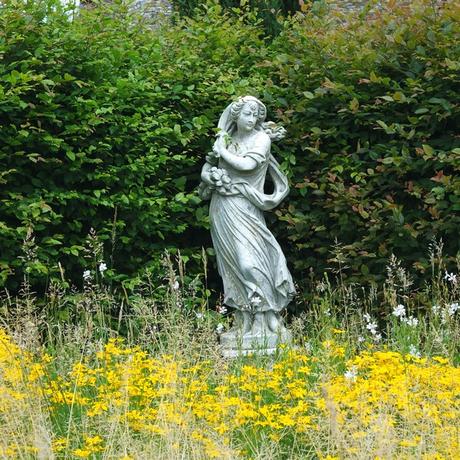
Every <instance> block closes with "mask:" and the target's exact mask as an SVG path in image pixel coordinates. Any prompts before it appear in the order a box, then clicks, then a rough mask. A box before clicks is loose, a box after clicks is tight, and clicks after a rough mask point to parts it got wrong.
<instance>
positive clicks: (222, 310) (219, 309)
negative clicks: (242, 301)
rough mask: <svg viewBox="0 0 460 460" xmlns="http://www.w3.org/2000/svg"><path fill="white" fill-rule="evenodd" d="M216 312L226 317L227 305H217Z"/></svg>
mask: <svg viewBox="0 0 460 460" xmlns="http://www.w3.org/2000/svg"><path fill="white" fill-rule="evenodd" d="M216 310H217V313H220V314H221V315H225V313H227V307H226V306H225V305H217V307H216Z"/></svg>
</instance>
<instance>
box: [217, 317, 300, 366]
mask: <svg viewBox="0 0 460 460" xmlns="http://www.w3.org/2000/svg"><path fill="white" fill-rule="evenodd" d="M291 340H292V335H291V333H290V332H289V331H288V329H286V327H284V326H283V324H282V321H281V319H280V318H279V316H278V315H274V314H273V313H272V312H269V313H268V314H264V313H256V314H250V313H246V312H245V314H244V316H243V314H241V313H240V314H237V315H236V325H235V326H234V327H233V328H232V329H231V330H230V331H228V332H224V333H223V334H221V335H220V350H221V353H222V356H224V357H225V358H235V357H237V356H245V355H249V354H262V355H270V354H272V353H274V352H275V351H276V347H277V346H278V345H279V344H281V343H290V342H291Z"/></svg>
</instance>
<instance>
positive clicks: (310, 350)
mask: <svg viewBox="0 0 460 460" xmlns="http://www.w3.org/2000/svg"><path fill="white" fill-rule="evenodd" d="M305 350H307V353H311V352H312V351H313V346H312V344H311V343H310V342H305Z"/></svg>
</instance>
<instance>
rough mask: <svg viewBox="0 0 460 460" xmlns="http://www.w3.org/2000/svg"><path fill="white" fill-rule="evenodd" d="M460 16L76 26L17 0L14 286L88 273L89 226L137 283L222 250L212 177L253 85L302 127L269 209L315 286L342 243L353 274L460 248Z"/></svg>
mask: <svg viewBox="0 0 460 460" xmlns="http://www.w3.org/2000/svg"><path fill="white" fill-rule="evenodd" d="M458 18H459V6H458V5H456V4H455V2H452V4H450V3H449V2H448V3H447V4H445V5H444V6H443V7H442V8H434V7H433V5H432V3H431V2H429V1H421V2H412V3H411V6H410V7H403V6H391V8H390V7H388V9H387V10H384V11H380V12H372V11H368V10H364V11H363V12H362V13H361V14H355V15H351V14H350V15H348V16H344V15H343V14H342V13H335V12H334V11H329V10H328V9H327V6H326V5H324V4H322V3H320V2H316V3H315V8H314V9H313V10H312V11H307V12H304V13H302V14H300V13H299V14H298V15H296V16H295V17H294V18H292V19H289V20H286V22H285V23H284V24H283V30H282V32H281V33H280V34H279V36H278V37H276V38H275V39H274V40H271V41H269V42H268V41H266V39H265V38H264V31H263V27H262V25H261V24H260V21H259V19H258V18H257V15H256V14H254V13H253V12H251V11H241V12H240V14H239V15H235V14H234V11H233V13H231V14H230V13H226V12H225V11H223V10H222V7H221V6H220V5H218V4H216V3H213V2H211V3H208V4H207V6H205V7H203V9H202V13H201V14H197V15H195V16H194V17H193V18H182V19H177V20H176V22H175V23H174V24H166V25H164V26H158V25H157V26H155V27H152V25H151V24H149V23H148V21H146V20H145V19H142V18H139V17H136V16H135V14H134V13H133V12H132V10H130V9H129V8H127V7H126V6H124V5H123V4H122V3H120V4H115V5H112V6H107V5H105V4H101V5H100V6H99V7H97V8H93V9H88V10H82V11H81V13H80V14H78V15H76V16H75V17H74V19H73V21H72V20H69V15H68V14H66V12H65V11H62V9H61V8H60V7H59V6H58V5H57V4H53V3H52V2H50V1H49V0H47V1H43V2H29V3H27V2H22V1H21V2H20V1H11V0H9V1H7V2H4V3H3V6H2V7H1V8H0V56H1V60H0V125H1V128H0V163H1V165H2V167H1V170H0V198H1V203H0V248H1V251H0V279H1V282H2V283H3V284H6V285H8V286H10V287H12V288H15V287H16V286H17V285H18V284H17V283H18V282H19V281H20V279H21V277H22V273H23V272H24V270H25V271H26V272H27V273H28V274H29V275H30V276H31V277H32V278H33V279H35V280H36V281H37V282H38V281H40V282H42V283H46V282H48V281H49V280H50V279H52V278H60V277H61V270H62V269H64V270H66V275H65V276H66V277H69V278H71V279H73V280H74V282H77V283H78V282H81V273H82V271H83V270H84V269H85V268H87V266H88V259H87V257H86V256H88V254H87V252H85V247H86V246H87V244H86V243H85V242H86V241H87V235H88V233H89V232H90V229H91V228H94V229H95V230H96V232H97V234H98V237H99V238H100V240H101V241H102V242H103V244H104V254H103V255H101V260H102V259H103V260H104V261H106V262H107V263H108V265H109V271H108V272H107V276H108V278H110V279H112V280H114V281H115V282H122V281H123V282H125V284H126V285H130V283H131V284H135V282H136V274H137V273H139V272H140V271H142V270H143V269H144V268H146V267H150V268H151V269H152V270H154V269H155V267H156V266H157V265H158V263H159V262H158V260H159V254H161V253H162V252H163V251H164V249H165V248H169V249H175V248H179V249H181V251H182V254H183V255H185V256H188V257H191V256H192V255H195V256H196V255H197V254H199V253H200V248H201V246H205V247H210V245H211V243H210V239H209V232H208V229H207V226H208V224H207V222H208V221H207V203H203V202H200V200H199V198H198V195H197V192H196V188H197V185H198V183H199V172H200V169H201V165H202V163H203V161H204V157H205V155H206V153H207V152H208V150H209V148H210V146H211V142H212V141H211V139H212V136H213V133H214V129H215V127H216V124H217V120H218V118H219V115H220V113H221V112H222V110H223V108H224V107H225V106H226V104H227V103H228V102H229V100H231V99H232V98H234V97H236V96H237V95H241V94H253V95H255V96H259V97H261V98H262V99H263V100H264V102H265V103H266V104H267V106H268V109H269V116H270V118H271V119H274V120H275V121H279V122H281V123H282V124H283V125H284V126H285V127H286V128H287V130H288V136H287V137H286V139H285V140H284V141H283V142H282V143H280V144H279V145H278V146H276V147H274V153H275V155H276V156H277V157H278V158H279V159H280V161H281V162H282V166H283V168H284V169H285V171H286V172H287V173H288V175H289V177H290V180H291V185H292V192H291V195H290V196H289V197H288V199H287V200H286V201H285V203H284V204H283V205H282V206H281V207H280V208H279V209H278V210H277V212H276V215H275V214H273V213H272V214H271V215H269V216H268V217H269V224H270V226H271V228H272V229H273V231H274V233H275V234H276V235H277V237H278V239H279V240H280V241H281V244H282V246H283V248H284V250H285V252H286V254H287V256H288V260H289V262H290V265H291V267H292V268H293V274H294V277H295V279H296V280H298V282H299V283H300V284H301V285H302V284H304V283H305V282H306V279H307V277H308V273H309V270H310V268H312V269H313V270H314V271H316V272H317V273H321V272H322V271H323V270H325V269H326V268H327V267H329V266H330V265H331V261H330V259H331V248H332V247H333V246H334V244H335V241H336V240H337V241H339V242H340V243H342V245H343V247H342V252H343V254H344V256H345V257H346V259H347V262H346V263H347V265H348V266H349V267H350V268H349V269H348V270H347V274H348V276H349V277H350V279H353V280H355V279H358V278H362V279H367V280H368V279H370V278H371V279H378V277H379V276H381V275H382V274H383V273H384V266H385V264H386V263H387V260H388V257H389V256H390V254H391V253H395V254H396V255H397V256H398V257H399V258H401V259H403V260H404V261H405V263H406V264H408V265H411V264H412V265H414V267H415V268H416V269H417V270H418V272H419V273H420V275H423V273H424V272H425V271H426V270H427V269H428V267H429V261H428V260H427V251H428V245H429V242H430V240H431V239H432V238H433V237H436V238H438V239H439V238H442V239H443V241H444V245H445V251H446V253H447V254H448V255H450V256H451V257H452V258H453V257H454V256H455V255H456V254H457V252H458V251H459V227H460V225H459V224H460V212H459V211H460V179H459V177H458V172H459V167H460V137H459V132H458V126H460V117H459V100H460V98H459V70H460V65H459V57H460V42H459V40H458V36H459V28H458ZM31 231H33V235H34V237H35V245H34V247H35V246H36V247H35V249H33V250H32V249H30V250H29V254H28V255H26V256H24V243H23V241H24V240H28V243H27V244H26V246H27V245H29V246H30V247H32V244H31V239H30V238H31V236H30V235H31ZM89 256H91V254H89ZM197 257H198V256H197ZM59 264H60V266H59Z"/></svg>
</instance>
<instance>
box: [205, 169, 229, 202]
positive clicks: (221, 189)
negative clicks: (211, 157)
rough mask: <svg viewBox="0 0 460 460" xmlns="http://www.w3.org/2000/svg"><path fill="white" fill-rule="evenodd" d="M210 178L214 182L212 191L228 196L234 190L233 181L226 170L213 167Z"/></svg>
mask: <svg viewBox="0 0 460 460" xmlns="http://www.w3.org/2000/svg"><path fill="white" fill-rule="evenodd" d="M209 176H210V178H211V180H212V182H213V185H211V186H210V187H211V189H214V190H216V191H217V192H218V193H220V194H221V195H227V194H228V193H230V191H231V188H232V180H231V179H230V176H229V175H228V173H227V171H226V170H225V169H224V168H217V167H216V166H213V167H212V168H211V170H210V175H209Z"/></svg>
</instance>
